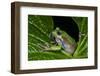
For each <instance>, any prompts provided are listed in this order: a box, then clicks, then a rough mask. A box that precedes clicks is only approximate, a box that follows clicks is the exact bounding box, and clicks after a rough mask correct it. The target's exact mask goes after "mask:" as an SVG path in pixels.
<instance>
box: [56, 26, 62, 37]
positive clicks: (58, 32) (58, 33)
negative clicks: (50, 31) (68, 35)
mask: <svg viewBox="0 0 100 76" xmlns="http://www.w3.org/2000/svg"><path fill="white" fill-rule="evenodd" d="M55 30H56V33H57V35H61V34H62V32H61V30H60V28H59V27H57V28H56V29H55Z"/></svg>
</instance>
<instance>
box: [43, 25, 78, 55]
mask: <svg viewBox="0 0 100 76" xmlns="http://www.w3.org/2000/svg"><path fill="white" fill-rule="evenodd" d="M50 39H51V45H50V46H49V47H45V50H52V51H57V50H61V51H65V52H66V53H69V54H73V53H74V51H75V48H76V41H75V39H73V38H72V37H71V36H70V35H69V34H67V32H65V31H63V30H61V29H60V28H59V27H56V28H55V30H53V31H52V32H51V33H50Z"/></svg>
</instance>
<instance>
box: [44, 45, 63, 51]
mask: <svg viewBox="0 0 100 76" xmlns="http://www.w3.org/2000/svg"><path fill="white" fill-rule="evenodd" d="M42 47H43V48H44V51H57V50H61V48H62V47H61V46H60V45H51V46H50V47H47V46H43V45H42Z"/></svg>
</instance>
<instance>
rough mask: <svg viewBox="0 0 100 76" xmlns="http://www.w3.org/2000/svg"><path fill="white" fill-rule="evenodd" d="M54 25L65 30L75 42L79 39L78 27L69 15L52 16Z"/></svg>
mask: <svg viewBox="0 0 100 76" xmlns="http://www.w3.org/2000/svg"><path fill="white" fill-rule="evenodd" d="M52 18H53V21H54V25H55V27H54V28H56V27H59V28H60V29H62V30H64V31H66V32H67V33H68V34H69V35H70V36H71V37H73V38H74V39H75V41H76V42H77V41H78V40H79V28H78V26H77V24H76V23H75V22H74V20H73V19H72V18H71V17H61V16H52Z"/></svg>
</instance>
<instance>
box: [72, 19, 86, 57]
mask: <svg viewBox="0 0 100 76" xmlns="http://www.w3.org/2000/svg"><path fill="white" fill-rule="evenodd" d="M73 20H74V21H75V22H76V24H77V25H78V27H79V33H80V38H79V41H78V43H77V44H78V45H77V48H76V50H75V52H74V54H73V57H74V58H87V55H88V54H87V53H88V45H87V44H88V34H87V32H88V26H87V25H88V18H87V17H73Z"/></svg>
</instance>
